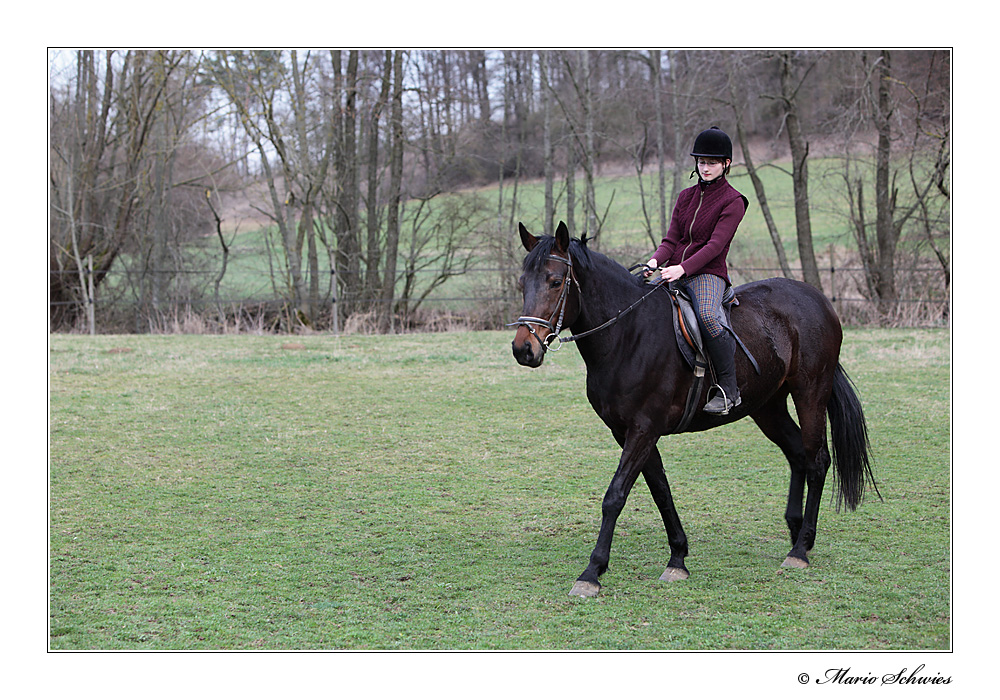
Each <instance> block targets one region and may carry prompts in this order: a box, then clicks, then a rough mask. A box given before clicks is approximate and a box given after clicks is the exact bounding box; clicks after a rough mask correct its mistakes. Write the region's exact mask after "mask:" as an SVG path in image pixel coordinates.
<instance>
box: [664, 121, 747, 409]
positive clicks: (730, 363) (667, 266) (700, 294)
mask: <svg viewBox="0 0 1000 700" xmlns="http://www.w3.org/2000/svg"><path fill="white" fill-rule="evenodd" d="M691 155H692V156H694V159H695V172H697V174H698V184H697V185H694V186H693V187H689V188H687V189H686V190H684V191H683V192H681V194H680V196H679V197H678V198H677V204H676V205H674V212H673V215H672V216H671V219H670V227H669V228H668V229H667V235H666V236H664V238H663V240H662V241H661V242H660V245H659V247H658V248H657V249H656V252H654V253H653V257H651V258H650V259H649V262H647V263H646V266H647V268H649V269H648V270H647V272H646V275H647V276H649V275H652V274H653V273H654V271H655V270H656V268H658V267H662V269H661V270H660V276H661V277H663V279H665V280H667V281H669V282H674V281H678V280H679V281H680V283H681V284H683V285H684V286H685V287H686V288H687V290H688V293H689V294H690V295H691V298H692V300H693V302H694V307H695V309H696V310H697V313H698V320H699V321H700V322H701V328H702V336H703V337H704V340H705V346H706V350H707V351H708V354H709V356H710V358H711V360H712V365H713V366H714V368H715V378H716V382H717V383H718V385H719V387H720V388H721V389H722V392H721V393H720V392H715V395H714V396H713V397H711V399H710V400H709V401H708V403H707V404H705V407H704V409H703V410H704V411H706V412H708V413H718V414H725V413H728V412H729V410H730V409H732V408H735V407H736V406H739V405H740V390H739V387H738V386H737V385H736V370H735V366H734V360H735V352H736V342H735V341H734V340H733V337H732V336H731V335H730V334H729V333H728V332H727V331H726V330H725V329H724V328H723V327H722V324H721V323H720V320H719V314H721V313H722V297H723V294H724V292H725V291H726V287H727V286H728V285H730V284H731V282H730V280H729V270H728V268H727V267H726V255H727V254H728V253H729V244H730V242H732V240H733V236H734V235H735V233H736V229H737V227H738V226H739V225H740V221H742V220H743V215H744V214H745V213H746V210H747V206H748V205H749V202H748V200H747V198H746V197H744V196H743V195H742V194H740V193H739V192H737V191H736V190H735V189H734V188H733V186H732V185H730V184H729V182H728V181H727V180H726V175H728V174H729V166H730V165H731V164H732V162H733V142H732V141H731V140H730V138H729V136H727V135H726V133H725V132H724V131H722V129H720V128H719V127H717V126H713V127H712V128H710V129H706V130H705V131H702V132H701V133H700V134H698V137H697V138H696V139H695V141H694V148H693V149H692V152H691ZM694 174H695V173H692V176H693V175H694Z"/></svg>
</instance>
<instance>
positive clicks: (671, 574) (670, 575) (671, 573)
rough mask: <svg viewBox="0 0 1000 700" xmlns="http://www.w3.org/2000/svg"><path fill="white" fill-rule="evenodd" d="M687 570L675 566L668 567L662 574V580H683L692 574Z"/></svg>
mask: <svg viewBox="0 0 1000 700" xmlns="http://www.w3.org/2000/svg"><path fill="white" fill-rule="evenodd" d="M690 575H691V574H689V573H688V572H687V571H686V570H684V569H678V568H677V567H675V566H670V567H667V570H666V571H664V572H663V573H662V574H660V580H661V581H683V580H684V579H686V578H687V577H688V576H690Z"/></svg>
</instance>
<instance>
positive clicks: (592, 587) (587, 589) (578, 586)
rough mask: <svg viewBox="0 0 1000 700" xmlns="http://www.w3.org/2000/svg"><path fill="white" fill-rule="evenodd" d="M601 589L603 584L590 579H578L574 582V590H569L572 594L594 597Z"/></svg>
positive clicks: (581, 596)
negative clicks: (592, 581)
mask: <svg viewBox="0 0 1000 700" xmlns="http://www.w3.org/2000/svg"><path fill="white" fill-rule="evenodd" d="M600 590H601V586H600V585H599V584H596V583H591V582H590V581H577V582H576V583H574V584H573V590H571V591H570V592H569V594H570V595H571V596H574V597H580V598H593V597H594V596H596V595H597V594H598V593H599V592H600Z"/></svg>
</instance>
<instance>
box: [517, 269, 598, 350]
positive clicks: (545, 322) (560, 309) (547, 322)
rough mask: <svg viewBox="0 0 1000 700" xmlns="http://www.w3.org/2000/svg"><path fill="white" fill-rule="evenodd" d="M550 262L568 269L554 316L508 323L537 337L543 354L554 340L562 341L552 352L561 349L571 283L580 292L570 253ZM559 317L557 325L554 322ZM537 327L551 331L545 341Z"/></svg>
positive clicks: (520, 318) (525, 318) (524, 317)
mask: <svg viewBox="0 0 1000 700" xmlns="http://www.w3.org/2000/svg"><path fill="white" fill-rule="evenodd" d="M548 259H549V260H556V261H557V262H561V263H564V264H565V265H566V267H567V268H568V274H567V275H566V277H564V278H563V283H562V289H561V290H560V291H559V301H557V302H556V307H555V309H553V311H552V315H551V316H549V318H548V319H544V318H536V317H535V316H521V317H519V318H518V319H517V320H516V321H514V322H513V323H508V324H507V327H508V328H509V327H510V326H525V327H526V328H527V329H528V332H529V333H531V335H533V336H535V340H537V341H538V344H539V345H541V346H542V352H544V351H546V350H548V349H549V346H550V345H551V344H552V342H553V341H554V340H558V341H560V342H559V343H558V344H557V345H556V346H555V347H554V348H551V349H552V352H555V351H556V350H558V349H559V348H560V347H562V339H561V338H560V337H559V331H561V330H562V325H563V318H564V317H565V316H566V304H567V302H568V301H569V288H570V285H569V283H570V282H573V284H575V285H576V288H577V291H580V283H579V282H578V281H577V279H576V275H574V274H573V260H572V258H570V256H569V253H566V257H565V258H564V257H561V256H559V255H550V256H549V257H548ZM557 315H558V317H559V318H558V319H556V321H555V324H553V322H552V320H553V319H554V318H555V317H556V316H557ZM532 324H534V325H535V326H545V327H546V328H548V329H549V331H550V332H549V334H548V335H547V336H545V340H542V338H541V337H540V336H539V335H538V333H537V332H536V331H535V329H534V327H533V325H532Z"/></svg>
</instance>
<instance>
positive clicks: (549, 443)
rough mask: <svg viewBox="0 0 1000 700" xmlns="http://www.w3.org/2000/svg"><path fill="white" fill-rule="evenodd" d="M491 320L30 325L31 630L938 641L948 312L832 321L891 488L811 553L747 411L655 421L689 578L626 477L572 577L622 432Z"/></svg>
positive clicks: (558, 370) (946, 603) (56, 640)
mask: <svg viewBox="0 0 1000 700" xmlns="http://www.w3.org/2000/svg"><path fill="white" fill-rule="evenodd" d="M510 338H511V335H510V334H509V333H505V332H479V333H465V334H423V335H402V336H393V337H369V336H365V337H355V336H343V337H332V336H320V335H315V336H300V337H296V338H291V339H289V338H280V337H274V336H155V335H153V336H98V337H93V338H91V337H83V336H75V335H72V336H70V335H55V336H51V338H50V342H49V350H50V354H49V391H50V453H49V457H50V466H49V470H50V473H49V488H50V493H49V508H50V512H49V518H50V532H49V548H50V550H49V576H50V580H49V587H50V588H49V603H50V609H49V613H50V628H49V635H50V636H49V644H50V648H51V649H53V650H74V649H129V650H136V649H142V650H154V649H234V650H236V649H347V650H360V649H410V650H433V649H518V650H520V649H598V650H599V649H657V650H661V649H662V650H682V649H698V650H729V649H733V650H736V649H740V650H773V649H781V650H814V649H821V650H829V649H842V650H848V649H862V650H941V649H948V648H950V646H951V587H950V582H951V544H950V530H951V512H950V500H951V481H950V471H949V449H950V423H949V410H950V395H949V394H950V386H949V382H950V335H949V333H948V332H947V331H943V330H932V331H918V330H848V331H847V332H846V336H845V347H844V350H843V354H842V361H843V364H844V366H845V367H846V369H847V371H848V373H849V374H851V376H852V378H853V379H854V380H855V382H856V384H857V385H858V387H859V391H860V394H861V397H862V400H863V403H864V405H865V410H866V412H867V416H868V421H869V428H870V431H871V437H872V442H873V446H874V452H875V458H876V475H877V478H878V480H879V488H880V490H881V492H882V495H883V496H884V499H885V500H884V502H880V501H878V499H869V500H868V501H866V502H865V504H863V505H862V507H861V508H859V510H858V511H857V512H854V513H847V512H843V513H837V512H835V509H834V508H833V506H832V504H831V503H829V502H826V503H824V509H823V511H822V513H821V517H820V531H819V536H818V540H817V547H816V549H815V551H814V556H813V557H812V562H813V565H812V566H811V567H810V568H809V569H806V570H803V571H798V570H784V569H780V568H779V565H780V563H781V561H782V559H783V558H784V555H785V554H786V553H787V550H788V548H789V543H788V541H787V534H786V528H785V525H784V522H783V519H782V513H783V509H784V498H785V493H786V488H787V486H786V480H787V467H786V466H785V464H784V460H783V458H782V457H781V454H780V453H779V452H778V450H777V449H776V448H774V447H773V446H772V445H771V444H770V443H769V442H768V441H767V440H766V439H765V438H764V437H763V436H762V435H761V434H760V433H759V432H758V431H757V429H756V427H755V426H754V425H753V423H752V422H750V421H742V422H740V423H738V424H735V425H732V426H727V427H725V428H721V429H717V430H715V431H711V432H708V433H702V434H698V435H682V436H676V437H672V438H665V439H664V440H661V442H660V448H661V452H662V453H663V455H664V462H665V465H666V470H667V476H668V478H669V479H670V480H671V485H672V488H673V490H674V494H675V498H676V501H677V506H678V509H679V512H680V515H681V518H682V521H683V522H684V524H685V527H686V529H687V533H688V536H689V539H690V543H691V557H690V558H689V559H688V562H687V563H688V566H689V568H690V569H691V578H690V579H689V580H687V581H684V582H679V583H673V584H666V583H661V582H659V581H657V577H658V576H659V574H660V573H661V572H662V570H663V567H664V566H665V564H666V560H667V558H668V550H667V543H666V536H665V534H664V532H663V529H662V524H661V523H660V520H659V516H658V514H657V512H656V509H655V507H654V505H653V503H652V499H651V498H650V496H649V493H648V491H647V490H646V488H645V486H644V485H642V484H641V483H640V484H638V485H637V487H636V490H634V491H633V494H632V496H631V498H630V500H629V502H628V505H627V507H626V510H625V511H624V513H623V516H622V519H621V521H620V525H619V528H618V531H617V536H616V539H615V543H614V547H613V549H612V561H611V567H610V569H609V570H608V572H607V573H606V574H605V575H604V577H603V578H602V583H603V584H604V586H605V588H604V589H603V590H602V592H601V595H600V596H599V597H598V598H596V599H592V600H580V599H571V598H570V597H569V596H568V595H567V593H568V591H569V589H570V586H571V585H572V582H573V580H574V579H575V578H576V576H577V575H579V573H580V572H581V571H582V570H583V568H584V566H585V564H586V560H587V557H588V556H589V553H590V550H591V548H592V547H593V544H594V540H595V538H596V534H597V526H598V523H599V519H600V502H601V498H602V496H603V493H604V490H605V488H606V487H607V484H608V482H609V480H610V478H611V474H612V473H613V471H614V467H615V465H616V462H617V457H618V449H617V447H616V445H615V444H614V442H613V440H612V439H611V436H610V434H609V433H608V431H607V430H606V429H605V428H604V427H603V425H602V424H601V423H600V422H599V420H598V418H597V417H596V415H594V413H593V411H592V410H591V408H590V406H589V405H588V404H587V401H586V398H585V396H584V368H583V365H582V362H581V360H580V357H579V355H578V354H577V353H576V350H575V349H570V348H567V350H566V351H565V352H561V353H559V354H558V356H553V357H552V358H550V360H548V361H547V362H546V364H545V365H544V366H543V367H542V368H540V369H538V370H529V369H526V368H522V367H519V366H517V365H516V363H515V362H514V360H513V358H512V357H511V355H510ZM831 490H832V489H831Z"/></svg>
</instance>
